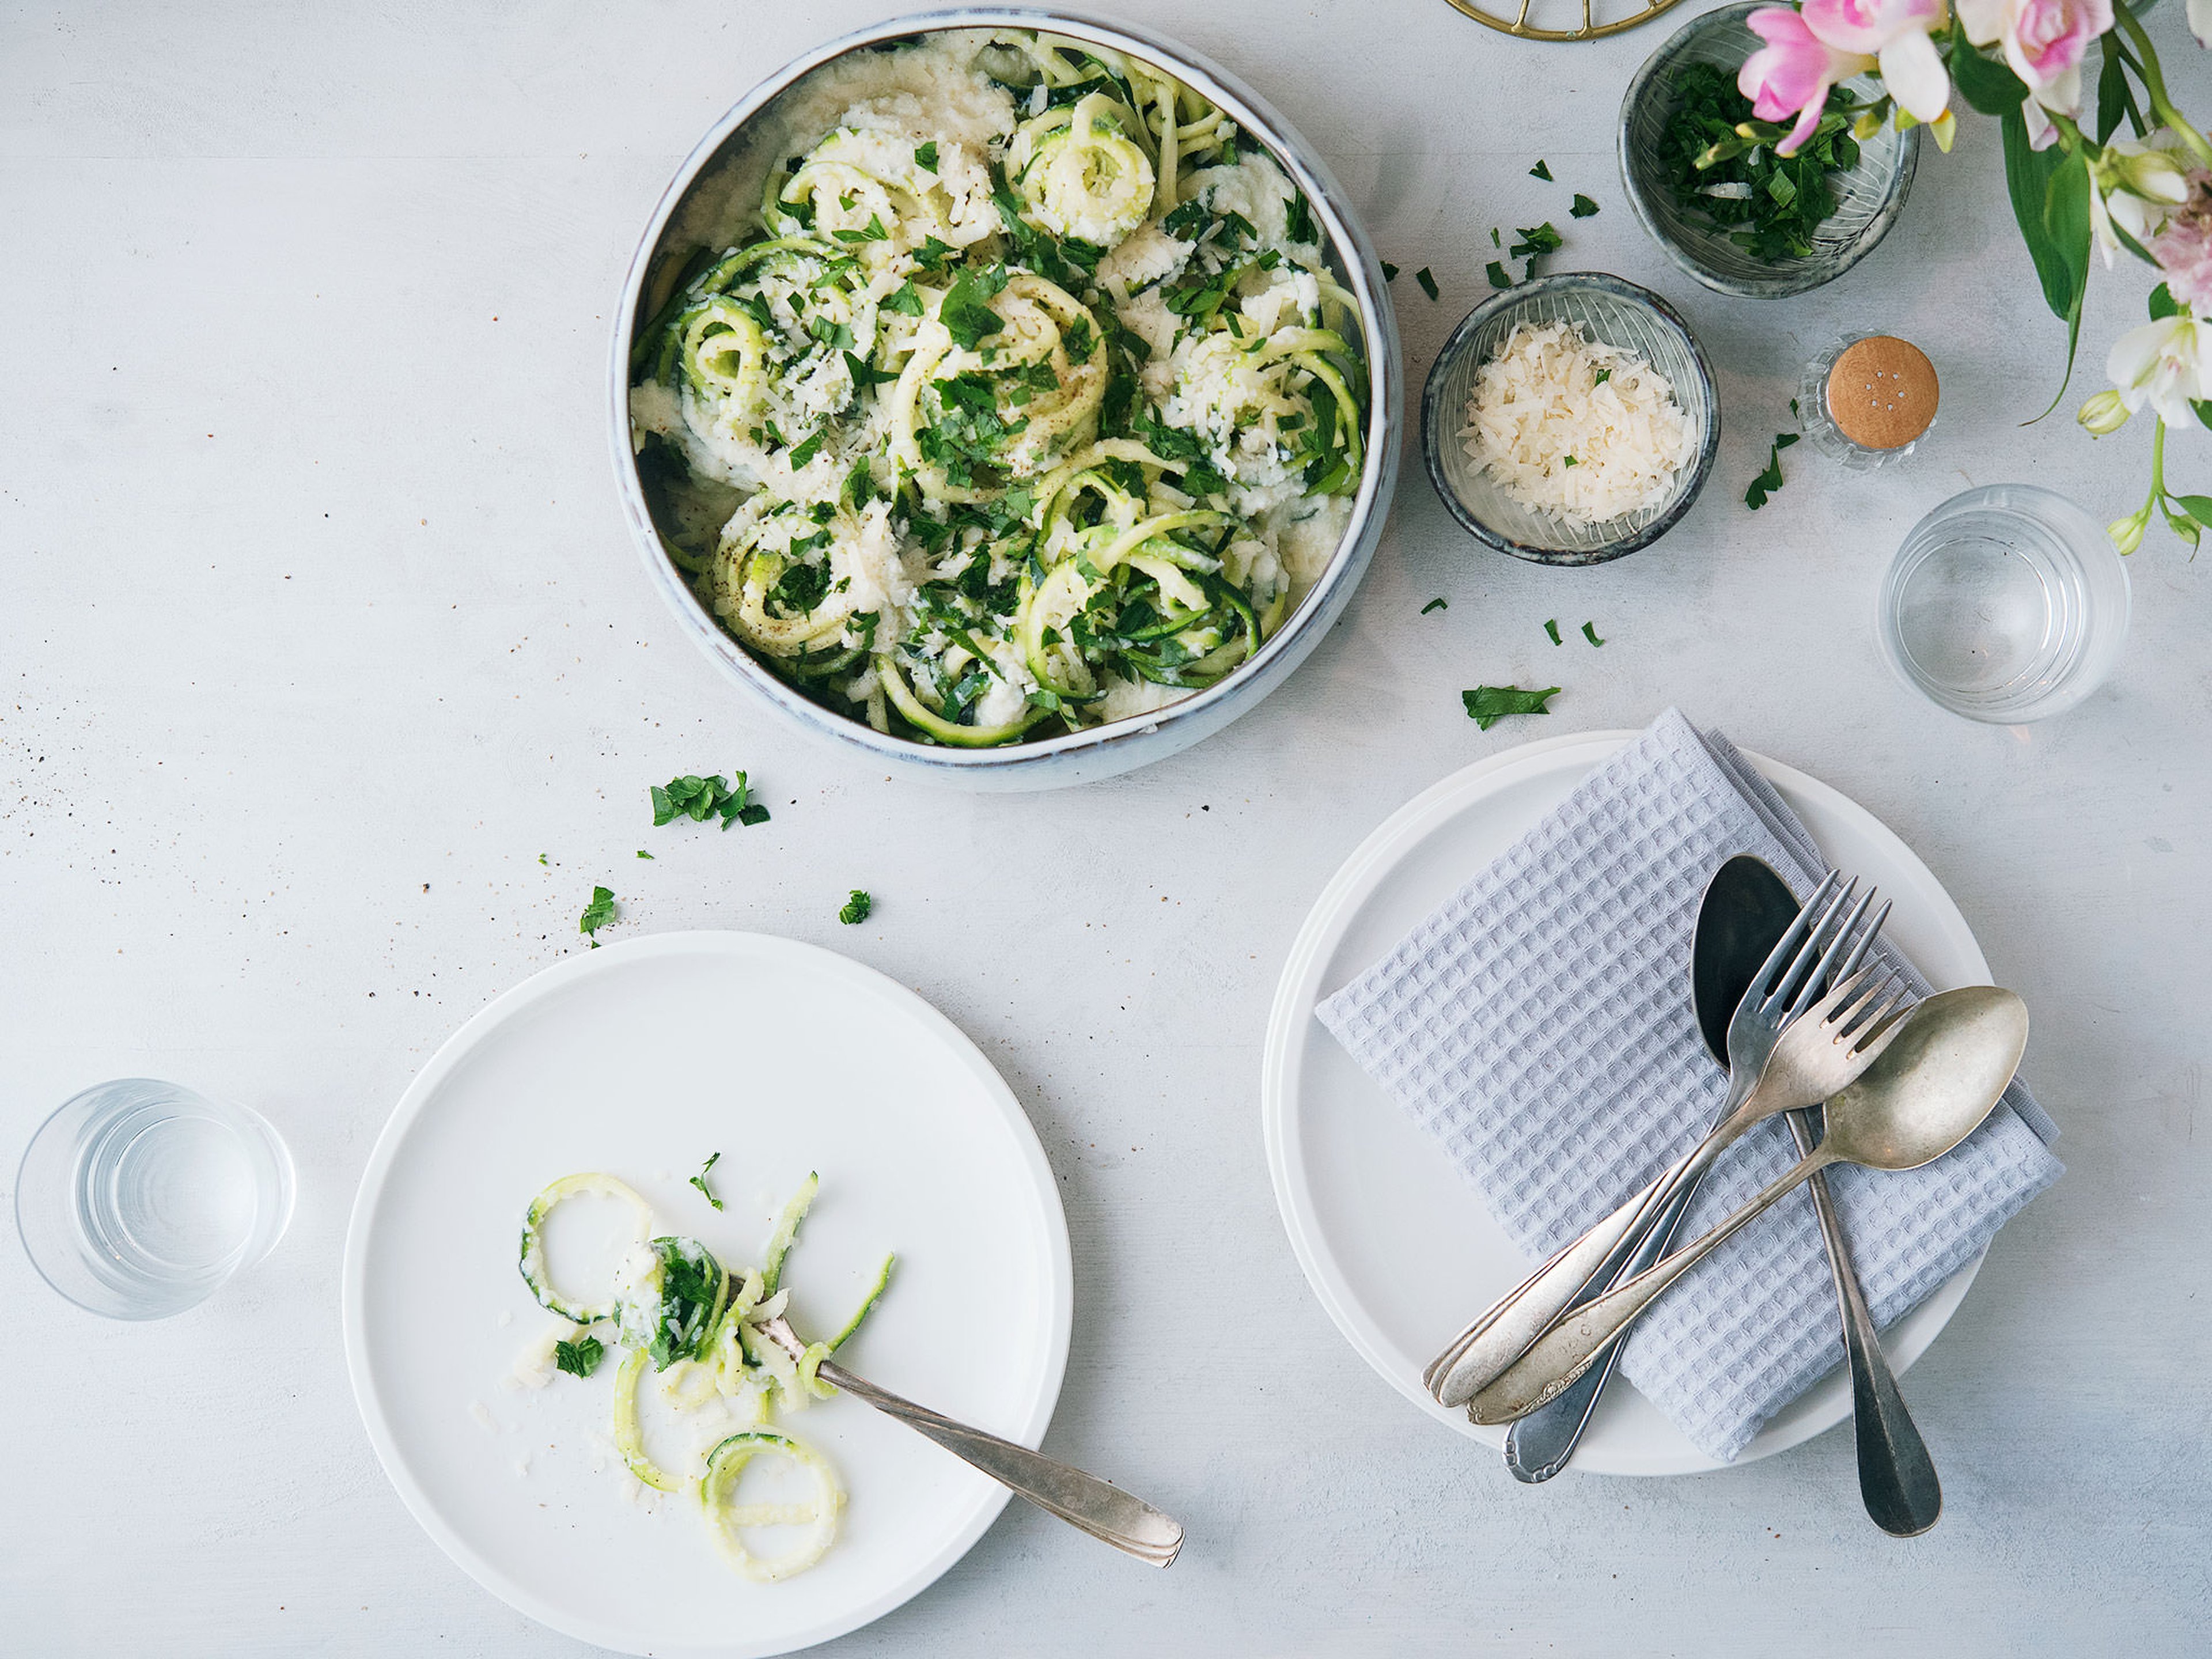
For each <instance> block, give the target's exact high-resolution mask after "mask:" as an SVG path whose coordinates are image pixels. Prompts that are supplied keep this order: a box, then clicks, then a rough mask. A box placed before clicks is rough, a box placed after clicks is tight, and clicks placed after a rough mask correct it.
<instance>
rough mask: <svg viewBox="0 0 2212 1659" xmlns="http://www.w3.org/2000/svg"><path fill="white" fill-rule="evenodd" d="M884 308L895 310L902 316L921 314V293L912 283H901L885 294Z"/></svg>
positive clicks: (917, 315)
mask: <svg viewBox="0 0 2212 1659" xmlns="http://www.w3.org/2000/svg"><path fill="white" fill-rule="evenodd" d="M882 309H884V310H885V311H895V312H896V313H898V314H899V315H900V316H902V317H919V316H921V294H920V292H919V291H917V290H916V289H915V285H914V284H913V283H900V284H899V285H898V286H897V287H896V288H895V289H892V290H891V291H890V293H889V294H886V295H884V302H883V307H882Z"/></svg>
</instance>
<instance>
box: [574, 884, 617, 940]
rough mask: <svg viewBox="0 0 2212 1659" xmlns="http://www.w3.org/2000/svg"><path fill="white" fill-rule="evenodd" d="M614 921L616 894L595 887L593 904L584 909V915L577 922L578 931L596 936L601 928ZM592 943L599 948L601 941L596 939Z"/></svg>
mask: <svg viewBox="0 0 2212 1659" xmlns="http://www.w3.org/2000/svg"><path fill="white" fill-rule="evenodd" d="M614 919H615V896H614V893H613V892H612V890H610V889H608V888H605V887H594V888H592V902H590V903H589V904H587V905H586V906H585V907H584V914H583V915H581V916H580V917H578V918H577V920H576V931H577V932H578V933H592V934H596V933H598V932H599V929H600V928H602V927H605V926H606V925H607V924H608V923H609V922H611V921H613V920H614ZM598 944H599V940H598V939H596V938H594V939H592V945H594V946H597V945H598Z"/></svg>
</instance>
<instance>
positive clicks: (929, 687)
mask: <svg viewBox="0 0 2212 1659" xmlns="http://www.w3.org/2000/svg"><path fill="white" fill-rule="evenodd" d="M925 233H927V234H925ZM610 369H611V374H610V386H611V399H610V410H611V435H612V440H613V447H614V451H615V460H616V471H617V483H618V485H619V488H620V490H621V494H622V499H623V507H624V509H625V513H626V515H627V517H628V519H629V523H630V526H631V528H632V530H633V532H634V534H635V538H636V540H637V543H638V545H639V547H640V550H641V552H642V553H643V555H644V557H645V562H646V565H647V570H648V572H649V573H650V574H651V577H652V580H653V582H654V585H655V586H656V587H657V588H658V589H659V592H661V594H662V596H663V597H664V598H665V599H666V601H667V602H668V604H669V605H670V606H671V609H672V610H673V611H674V612H675V613H676V615H677V617H678V620H679V622H680V623H682V625H683V626H684V631H685V632H686V633H687V634H689V635H690V637H691V638H692V640H693V641H694V642H695V643H696V644H697V645H698V646H699V647H700V648H701V649H702V651H703V652H704V653H706V654H707V656H708V658H709V659H710V660H712V661H713V662H714V663H715V665H717V666H718V667H720V669H721V670H722V671H723V672H724V673H725V674H726V676H727V678H730V679H732V680H733V681H734V682H736V683H737V684H738V685H739V686H740V687H741V688H742V689H743V690H744V691H745V692H747V693H748V694H750V696H751V697H752V698H753V700H754V701H755V702H757V703H759V704H761V705H763V706H765V707H766V708H770V709H772V710H774V711H775V714H776V715H777V716H778V717H780V718H782V719H784V720H788V721H790V722H792V723H793V724H794V725H797V726H800V727H802V728H804V729H805V730H806V731H807V732H810V733H811V734H813V735H815V736H817V737H818V738H823V739H824V740H826V741H828V742H829V743H831V744H835V745H836V746H838V747H840V748H842V749H844V750H848V752H852V753H855V754H865V755H866V756H869V757H872V758H873V759H875V760H877V761H880V762H882V763H884V764H885V765H886V766H887V767H888V768H890V769H892V770H894V771H896V772H898V773H901V774H903V775H907V776H909V777H913V778H916V779H921V780H924V781H935V782H941V783H946V784H951V785H953V786H955V787H966V788H970V789H981V790H1025V789H1039V788H1048V787H1057V786H1059V785H1062V784H1071V783H1078V782H1083V781H1089V780H1091V779H1096V778H1101V777H1106V776H1110V775H1114V774H1116V773H1120V772H1124V771H1127V770H1128V769H1131V768H1133V767H1137V766H1140V765H1143V764H1146V763H1149V762H1151V761H1154V760H1158V759H1161V758H1164V757H1166V756H1168V755H1170V754H1173V753H1175V752H1176V751H1178V750H1182V749H1183V748H1186V747H1188V745H1189V744H1193V743H1194V742H1196V741H1198V740H1199V739H1200V738H1204V737H1206V736H1208V735H1210V734H1211V733H1212V732H1217V731H1218V730H1219V729H1220V728H1221V727H1222V726H1225V725H1226V724H1228V722H1229V721H1230V720H1234V719H1235V718H1237V716H1238V715H1239V714H1243V713H1245V712H1247V711H1248V710H1249V709H1250V708H1253V707H1254V706H1255V704H1257V703H1258V702H1260V701H1261V699H1262V698H1264V697H1265V696H1267V695H1268V693H1270V692H1271V691H1273V690H1274V689H1275V688H1276V687H1277V686H1279V684H1282V682H1283V681H1284V680H1285V678H1288V677H1289V675H1290V674H1291V672H1292V671H1294V670H1295V669H1296V668H1297V665H1299V663H1300V662H1302V661H1303V660H1304V659H1305V657H1306V656H1307V655H1308V654H1309V653H1310V652H1311V651H1312V649H1313V648H1314V647H1315V646H1316V644H1318V643H1319V641H1321V639H1322V637H1323V636H1324V635H1326V634H1327V632H1328V627H1329V625H1330V623H1332V622H1334V620H1335V619H1336V617H1338V616H1340V614H1341V613H1342V611H1343V610H1344V607H1345V606H1346V604H1347V603H1348V602H1349V600H1350V599H1351V597H1352V592H1353V590H1354V588H1355V587H1356V586H1358V581H1359V580H1360V578H1361V576H1362V575H1363V574H1364V572H1365V569H1366V567H1367V564H1368V562H1369V561H1370V557H1371V556H1372V555H1373V552H1374V549H1375V545H1376V541H1377V540H1378V539H1379V538H1380V536H1381V533H1382V529H1383V518H1384V515H1385V513H1387V511H1388V508H1389V501H1390V495H1391V491H1392V489H1393V487H1394V485H1395V474H1396V466H1397V452H1398V448H1399V434H1400V431H1401V426H1402V419H1403V416H1402V406H1403V391H1402V385H1401V375H1402V371H1401V366H1400V352H1399V343H1398V333H1397V325H1396V321H1395V318H1394V316H1393V314H1392V312H1391V307H1390V302H1389V298H1388V294H1387V290H1386V288H1385V285H1384V283H1383V274H1382V268H1381V265H1380V264H1379V262H1378V261H1377V259H1376V255H1375V252H1374V251H1373V249H1372V247H1371V246H1370V243H1369V241H1368V239H1367V237H1366V235H1365V234H1364V231H1363V229H1362V228H1360V226H1359V224H1358V222H1357V220H1356V219H1355V218H1354V216H1353V215H1352V211H1351V210H1350V208H1349V207H1348V205H1347V204H1346V198H1345V197H1344V194H1343V191H1342V190H1341V188H1340V186H1339V185H1337V184H1336V182H1335V181H1334V179H1332V178H1330V177H1329V175H1328V171H1327V169H1326V168H1325V167H1323V166H1322V162H1321V161H1320V160H1319V159H1318V158H1317V156H1316V155H1315V154H1314V152H1313V151H1312V150H1311V149H1310V147H1309V146H1308V145H1307V144H1306V143H1304V140H1302V139H1301V138H1300V137H1298V136H1297V134H1296V133H1295V132H1294V131H1291V128H1290V127H1289V126H1288V125H1286V124H1285V123H1284V121H1283V120H1282V119H1281V118H1280V117H1279V116H1278V115H1276V114H1275V113H1274V112H1273V111H1272V110H1271V109H1269V108H1268V107H1267V105H1266V104H1265V103H1263V102H1261V100H1259V98H1258V97H1257V96H1256V95H1255V94H1253V93H1252V92H1250V91H1249V89H1247V88H1245V87H1243V85H1242V84H1241V83H1240V82H1237V81H1236V80H1235V79H1233V78H1232V77H1231V76H1229V75H1228V74H1227V73H1226V72H1225V71H1223V70H1220V69H1218V68H1216V67H1215V66H1213V65H1212V64H1208V63H1207V62H1206V60H1205V59H1203V58H1198V57H1196V56H1195V55H1194V54H1193V53H1191V52H1188V50H1186V49H1185V48H1183V47H1182V46H1178V45H1176V44H1175V43H1174V42H1172V41H1170V40H1166V39H1164V38H1163V37H1161V36H1158V35H1155V34H1152V33H1147V32H1145V31H1141V30H1139V29H1134V28H1131V27H1126V26H1121V25H1115V24H1107V23H1103V22H1099V21H1095V20H1091V19H1087V18H1081V17H1076V16H1072V15H1066V14H1062V13H1059V12H1053V11H1048V10H1037V9H1021V8H975V9H958V10H948V11H941V12H934V13H928V14H923V15H909V16H906V17H901V18H896V19H893V20H889V21H884V22H882V23H879V24H877V25H874V26H872V27H867V28H865V29H862V30H860V31H858V32H856V33H853V34H849V35H847V36H845V37H843V38H842V39H840V40H834V41H831V42H829V44H827V45H825V46H822V47H819V48H817V50H816V51H814V52H810V53H808V54H806V55H805V57H803V58H799V59H798V60H796V61H795V62H793V63H792V64H788V65H787V66H786V67H785V68H783V69H782V70H778V71H777V72H776V73H775V74H774V75H772V76H769V78H768V79H767V80H765V81H763V82H762V83H761V84H760V85H759V86H757V87H756V88H753V90H752V91H751V92H750V93H748V94H745V96H744V98H743V99H741V100H739V101H738V104H737V105H736V106H734V107H732V109H731V110H730V112H728V113H727V114H726V115H725V116H724V117H723V118H721V119H720V121H718V122H717V123H716V124H715V125H714V128H713V129H712V130H711V131H709V132H708V134H707V136H706V137H704V138H703V139H702V141H701V142H700V143H699V145H698V147H697V148H696V149H695V150H694V151H693V153H692V154H691V155H690V158H689V159H687V160H686V161H685V162H684V165H683V166H682V167H680V168H679V169H678V173H677V174H676V177H675V179H674V180H673V181H672V182H671V184H670V185H669V187H668V189H667V191H666V192H665V194H664V196H663V197H662V198H661V200H660V202H659V205H658V206H657V207H656V208H655V210H654V211H653V216H652V219H651V222H650V223H649V225H648V227H647V231H646V234H645V236H644V238H643V240H642V241H641V245H640V246H639V249H638V252H637V254H636V257H635V259H634V261H633V262H632V264H631V268H630V271H629V279H628V282H627V283H626V286H625V288H624V291H623V297H622V301H621V303H620V306H619V307H618V309H617V326H616V329H615V336H614V340H613V352H612V358H611V365H610Z"/></svg>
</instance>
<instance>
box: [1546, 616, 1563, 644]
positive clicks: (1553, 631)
mask: <svg viewBox="0 0 2212 1659" xmlns="http://www.w3.org/2000/svg"><path fill="white" fill-rule="evenodd" d="M1544 631H1545V632H1546V633H1547V634H1549V635H1551V636H1552V643H1553V645H1560V644H1564V643H1565V641H1562V640H1561V639H1560V638H1559V618H1558V617H1553V618H1552V620H1551V621H1549V622H1547V623H1545V624H1544Z"/></svg>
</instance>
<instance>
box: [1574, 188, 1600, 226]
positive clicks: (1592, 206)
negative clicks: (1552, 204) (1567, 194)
mask: <svg viewBox="0 0 2212 1659" xmlns="http://www.w3.org/2000/svg"><path fill="white" fill-rule="evenodd" d="M1567 211H1568V212H1569V213H1571V214H1572V215H1573V216H1575V217H1576V218H1577V219H1587V218H1589V216H1591V215H1592V214H1594V213H1595V212H1596V211H1597V204H1596V203H1595V202H1593V201H1592V200H1590V198H1589V197H1587V196H1584V195H1583V194H1582V193H1581V192H1580V191H1577V192H1576V195H1575V199H1574V204H1573V205H1572V206H1571V207H1570V208H1568V210H1567Z"/></svg>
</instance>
